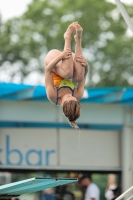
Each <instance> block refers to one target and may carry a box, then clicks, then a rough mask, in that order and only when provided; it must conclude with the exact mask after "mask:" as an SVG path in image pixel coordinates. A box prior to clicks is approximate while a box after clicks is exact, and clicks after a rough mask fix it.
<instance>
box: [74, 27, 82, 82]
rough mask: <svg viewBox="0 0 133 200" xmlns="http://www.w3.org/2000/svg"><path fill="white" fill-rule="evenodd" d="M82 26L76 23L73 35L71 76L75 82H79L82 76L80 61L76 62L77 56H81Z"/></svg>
mask: <svg viewBox="0 0 133 200" xmlns="http://www.w3.org/2000/svg"><path fill="white" fill-rule="evenodd" d="M82 32H83V29H82V27H81V26H80V25H79V24H77V25H76V35H75V36H74V39H75V42H76V44H75V58H74V63H75V65H74V75H73V78H74V80H75V81H76V82H80V81H82V80H83V78H84V74H85V68H84V67H83V66H82V65H81V63H80V62H76V58H77V56H82V44H81V42H82Z"/></svg>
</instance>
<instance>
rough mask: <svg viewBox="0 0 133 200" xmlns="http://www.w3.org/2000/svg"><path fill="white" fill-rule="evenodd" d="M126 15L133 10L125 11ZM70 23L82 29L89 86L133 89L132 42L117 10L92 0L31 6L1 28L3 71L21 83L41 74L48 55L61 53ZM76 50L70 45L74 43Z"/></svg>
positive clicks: (41, 1) (48, 0) (42, 1)
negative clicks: (6, 71)
mask: <svg viewBox="0 0 133 200" xmlns="http://www.w3.org/2000/svg"><path fill="white" fill-rule="evenodd" d="M126 7H127V9H128V12H129V14H132V13H131V9H130V7H129V6H126ZM72 21H79V23H80V24H81V25H82V26H83V29H84V33H83V43H82V44H83V52H84V55H85V57H86V58H87V60H88V62H89V66H90V70H89V75H88V76H89V82H88V86H92V87H93V86H102V87H105V86H129V85H131V84H133V78H132V73H133V64H132V63H133V57H132V51H133V43H132V41H133V39H132V38H131V37H128V36H127V34H126V29H127V27H126V24H125V22H124V20H123V18H122V17H121V15H120V13H119V11H118V10H117V9H116V5H114V4H112V3H109V2H106V1H105V0H104V1H101V2H99V1H94V0H89V1H86V0H82V1H80V0H73V2H72V1H70V0H64V1H61V0H57V1H54V0H33V1H32V3H31V4H29V6H28V10H27V11H26V12H25V13H24V14H23V15H22V16H21V17H20V18H14V19H11V20H9V21H7V22H6V23H3V24H2V26H1V36H0V37H1V38H0V39H1V47H2V48H1V52H0V54H1V66H2V67H4V66H6V65H8V67H10V68H11V69H12V72H11V76H12V77H14V76H16V74H19V76H21V81H23V80H24V78H25V77H26V76H27V75H28V74H29V73H30V72H31V71H39V72H41V73H42V72H43V71H44V67H43V60H44V57H45V55H46V53H47V52H48V51H49V50H50V49H55V48H57V49H59V50H62V49H63V45H64V40H63V33H64V31H65V30H66V28H67V26H68V25H69V24H70V23H71V22H72ZM72 49H73V50H74V42H73V43H72Z"/></svg>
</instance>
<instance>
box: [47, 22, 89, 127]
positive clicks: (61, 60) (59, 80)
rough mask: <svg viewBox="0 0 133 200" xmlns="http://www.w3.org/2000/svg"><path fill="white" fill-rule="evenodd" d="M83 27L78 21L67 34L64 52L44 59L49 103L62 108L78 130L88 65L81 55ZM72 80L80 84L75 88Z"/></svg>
mask: <svg viewBox="0 0 133 200" xmlns="http://www.w3.org/2000/svg"><path fill="white" fill-rule="evenodd" d="M75 31H76V35H75V36H74V39H75V53H73V52H72V51H71V41H72V36H73V33H74V32H75ZM82 32H83V29H82V27H81V26H80V25H79V24H78V22H73V23H72V24H70V25H69V26H68V28H67V30H66V32H65V33H64V40H65V44H64V51H63V52H61V51H59V50H57V49H53V50H51V51H49V52H48V54H47V56H46V58H45V61H44V63H45V85H46V92H47V97H48V99H49V101H50V102H51V103H53V104H55V105H60V106H61V107H62V109H63V113H64V115H65V116H66V117H67V118H68V121H69V123H70V125H71V126H73V127H75V128H76V129H79V128H78V126H77V124H76V122H75V121H76V120H77V119H78V118H79V116H80V104H79V102H78V101H79V100H80V99H81V98H82V96H83V92H84V84H85V79H86V74H87V72H88V63H87V61H86V59H85V58H84V57H83V55H82V45H81V42H82ZM72 79H73V80H74V81H76V82H77V87H76V88H75V86H74V84H73V82H72Z"/></svg>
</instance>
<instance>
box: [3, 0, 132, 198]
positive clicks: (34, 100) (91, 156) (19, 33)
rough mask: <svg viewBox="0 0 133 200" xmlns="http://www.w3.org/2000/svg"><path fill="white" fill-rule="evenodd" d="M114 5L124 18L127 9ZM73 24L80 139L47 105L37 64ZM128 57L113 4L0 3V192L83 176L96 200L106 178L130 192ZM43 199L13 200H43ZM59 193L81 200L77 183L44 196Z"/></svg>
mask: <svg viewBox="0 0 133 200" xmlns="http://www.w3.org/2000/svg"><path fill="white" fill-rule="evenodd" d="M122 2H123V3H124V6H125V7H126V9H127V12H128V14H129V15H130V17H131V18H132V17H133V1H132V0H125V1H124V0H123V1H122ZM73 21H78V22H79V24H81V26H82V27H83V30H84V32H83V39H82V46H83V55H84V56H85V58H86V59H87V61H88V63H89V73H88V76H87V81H86V85H85V92H84V98H83V100H81V108H82V114H81V118H80V119H79V120H78V124H79V127H80V129H81V133H78V132H77V131H76V130H73V129H71V128H70V127H69V125H68V123H67V121H66V119H65V118H64V116H63V115H62V113H61V110H60V108H55V107H54V106H53V105H51V104H50V103H49V102H48V100H47V98H46V91H45V85H44V73H45V72H44V58H45V56H46V54H47V52H48V51H49V50H51V49H59V50H60V51H62V50H63V45H64V39H63V34H64V32H65V30H66V28H67V26H68V25H69V24H70V23H72V22H73ZM72 50H73V51H74V41H73V42H72ZM132 52H133V33H132V32H131V31H130V30H129V29H128V27H127V25H126V23H125V21H124V19H123V18H122V16H121V14H120V12H119V10H118V8H117V6H116V4H115V1H114V0H103V1H98V0H97V1H94V0H82V1H81V0H73V1H70V0H56V1H54V0H23V1H17V0H11V1H8V0H0V184H1V185H2V184H6V183H10V182H14V181H19V180H23V179H27V178H31V177H36V176H37V177H42V176H43V177H64V178H68V177H70V178H76V177H77V176H78V174H79V173H88V174H91V177H92V180H93V182H94V183H96V184H97V185H98V187H99V189H100V199H101V200H104V199H106V197H105V192H106V189H107V185H108V174H110V173H111V174H112V173H113V174H114V175H115V177H116V185H118V188H119V194H120V193H121V192H122V191H124V190H125V189H128V188H129V187H130V186H131V185H132V183H133V177H132V174H133V173H132V171H133V149H132V148H133V145H132V142H133V136H132V134H133V56H132ZM43 193H47V192H46V191H42V192H39V193H36V194H31V195H24V196H22V197H21V199H25V200H26V199H31V200H32V199H37V200H38V199H40V200H43ZM62 193H63V194H70V196H71V199H72V200H73V199H76V200H83V199H84V193H85V192H84V191H83V189H82V188H81V186H80V185H79V184H78V183H76V184H70V185H68V186H67V187H65V188H55V189H54V190H52V191H50V194H52V197H54V198H55V199H56V200H61V199H63V197H62V196H60V195H62ZM44 199H45V200H53V199H46V196H45V197H44ZM71 199H69V198H67V197H65V198H64V200H71Z"/></svg>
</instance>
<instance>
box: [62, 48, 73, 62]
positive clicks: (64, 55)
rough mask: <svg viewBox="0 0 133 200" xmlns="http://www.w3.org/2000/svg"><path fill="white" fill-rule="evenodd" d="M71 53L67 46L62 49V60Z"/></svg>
mask: <svg viewBox="0 0 133 200" xmlns="http://www.w3.org/2000/svg"><path fill="white" fill-rule="evenodd" d="M71 55H72V52H71V49H68V48H67V49H66V50H64V51H63V52H62V53H61V57H62V60H65V59H68V58H70V56H71Z"/></svg>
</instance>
